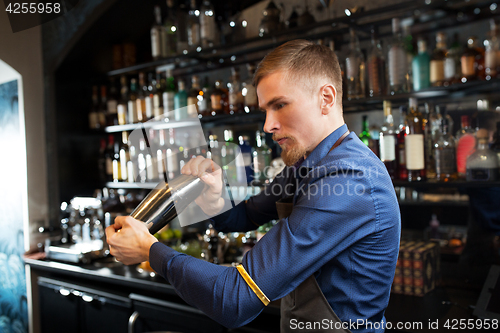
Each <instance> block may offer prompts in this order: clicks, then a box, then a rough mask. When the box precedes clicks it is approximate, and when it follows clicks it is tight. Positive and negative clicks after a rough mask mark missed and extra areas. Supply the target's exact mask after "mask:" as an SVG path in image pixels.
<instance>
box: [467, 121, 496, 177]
mask: <svg viewBox="0 0 500 333" xmlns="http://www.w3.org/2000/svg"><path fill="white" fill-rule="evenodd" d="M476 137H477V146H476V150H475V151H474V152H473V153H472V154H471V155H470V156H469V157H467V177H466V179H467V180H468V181H496V180H498V178H499V177H498V167H499V164H498V156H497V154H495V153H494V152H493V151H492V150H490V148H489V147H488V137H489V134H488V130H487V129H484V128H481V129H479V130H478V131H477V133H476Z"/></svg>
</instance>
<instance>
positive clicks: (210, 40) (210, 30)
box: [200, 0, 217, 47]
mask: <svg viewBox="0 0 500 333" xmlns="http://www.w3.org/2000/svg"><path fill="white" fill-rule="evenodd" d="M200 36H201V45H202V46H203V47H212V46H214V45H216V44H217V25H216V22H215V11H214V7H213V5H212V4H211V2H210V1H209V0H203V3H202V5H201V13H200Z"/></svg>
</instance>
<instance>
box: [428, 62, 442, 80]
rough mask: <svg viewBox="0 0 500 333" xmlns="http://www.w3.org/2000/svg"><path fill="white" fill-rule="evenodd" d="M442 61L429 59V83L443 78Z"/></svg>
mask: <svg viewBox="0 0 500 333" xmlns="http://www.w3.org/2000/svg"><path fill="white" fill-rule="evenodd" d="M444 77H445V76H444V61H443V60H431V83H434V82H440V81H443V80H444Z"/></svg>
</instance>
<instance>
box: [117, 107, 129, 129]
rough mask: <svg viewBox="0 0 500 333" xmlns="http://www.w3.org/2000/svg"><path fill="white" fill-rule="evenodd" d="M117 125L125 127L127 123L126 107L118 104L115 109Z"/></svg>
mask: <svg viewBox="0 0 500 333" xmlns="http://www.w3.org/2000/svg"><path fill="white" fill-rule="evenodd" d="M117 113H118V125H125V124H126V123H127V106H126V105H125V104H120V105H118V107H117Z"/></svg>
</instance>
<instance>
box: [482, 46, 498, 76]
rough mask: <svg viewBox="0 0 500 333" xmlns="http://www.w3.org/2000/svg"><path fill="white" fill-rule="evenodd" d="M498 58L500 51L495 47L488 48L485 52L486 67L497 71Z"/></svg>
mask: <svg viewBox="0 0 500 333" xmlns="http://www.w3.org/2000/svg"><path fill="white" fill-rule="evenodd" d="M499 60H500V59H498V51H495V50H493V49H490V50H487V51H486V52H485V54H484V67H486V69H487V70H489V71H496V67H497V64H498V62H499Z"/></svg>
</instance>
